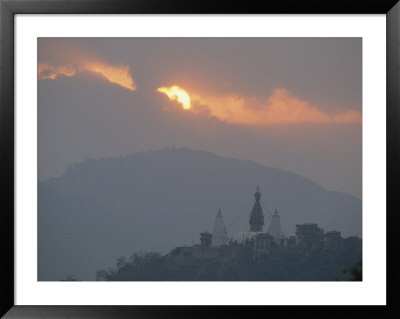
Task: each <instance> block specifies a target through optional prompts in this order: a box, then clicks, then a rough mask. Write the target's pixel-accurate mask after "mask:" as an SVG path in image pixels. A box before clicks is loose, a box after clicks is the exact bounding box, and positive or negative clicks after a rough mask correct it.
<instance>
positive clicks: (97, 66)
mask: <svg viewBox="0 0 400 319" xmlns="http://www.w3.org/2000/svg"><path fill="white" fill-rule="evenodd" d="M82 72H91V73H93V74H96V75H97V76H100V77H102V78H104V79H105V80H107V81H109V82H111V83H115V84H117V85H119V86H122V87H123V88H126V89H128V90H131V91H134V90H136V85H135V81H134V80H133V78H132V76H131V75H130V72H129V66H127V65H111V64H108V63H105V62H99V61H95V62H77V63H75V65H74V64H69V65H53V64H51V63H47V62H39V64H38V79H39V80H45V79H51V80H55V79H56V78H57V77H58V76H59V75H64V76H67V77H71V76H74V75H76V74H77V73H82Z"/></svg>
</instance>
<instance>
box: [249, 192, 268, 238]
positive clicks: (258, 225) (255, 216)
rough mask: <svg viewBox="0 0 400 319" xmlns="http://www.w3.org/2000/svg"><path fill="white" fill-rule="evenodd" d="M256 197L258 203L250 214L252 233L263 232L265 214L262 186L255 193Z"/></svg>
mask: <svg viewBox="0 0 400 319" xmlns="http://www.w3.org/2000/svg"><path fill="white" fill-rule="evenodd" d="M254 197H255V198H256V202H255V203H254V205H253V209H252V210H251V213H250V220H249V223H250V231H251V232H262V231H263V226H264V213H263V211H262V207H261V203H260V198H261V191H260V185H258V186H257V189H256V192H255V193H254Z"/></svg>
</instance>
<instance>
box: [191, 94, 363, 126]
mask: <svg viewBox="0 0 400 319" xmlns="http://www.w3.org/2000/svg"><path fill="white" fill-rule="evenodd" d="M190 97H191V99H192V101H193V107H192V111H193V112H195V113H198V114H204V113H205V114H208V116H210V117H214V118H216V119H218V120H220V121H222V122H225V123H229V124H241V125H259V126H262V125H276V124H299V123H315V124H330V123H337V124H339V123H342V124H352V123H361V121H362V116H361V113H360V112H358V111H355V110H347V111H345V112H340V113H336V114H328V113H326V112H324V111H322V110H321V109H319V108H318V107H316V106H313V105H311V104H310V103H309V102H307V101H304V100H302V99H300V98H298V97H295V96H293V95H292V94H290V92H289V91H288V90H287V89H284V88H277V89H274V90H273V92H272V94H271V96H270V97H269V98H268V99H266V100H263V101H260V100H259V99H257V98H255V97H244V96H239V95H237V94H226V95H212V94H204V95H198V94H190Z"/></svg>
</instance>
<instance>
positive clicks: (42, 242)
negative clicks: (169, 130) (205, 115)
mask: <svg viewBox="0 0 400 319" xmlns="http://www.w3.org/2000/svg"><path fill="white" fill-rule="evenodd" d="M257 185H260V188H261V192H262V201H263V204H264V207H263V209H264V215H265V224H266V225H265V226H264V230H267V229H268V226H269V222H270V216H271V215H272V212H273V210H274V209H275V208H276V209H278V212H279V213H280V216H281V224H282V229H283V231H284V233H285V234H286V235H293V234H294V231H295V225H296V224H301V223H305V222H313V223H318V224H319V226H320V227H322V228H323V229H325V230H338V231H341V232H342V234H343V236H350V235H358V236H361V225H362V217H361V216H362V205H361V204H362V203H361V200H360V199H358V198H356V197H353V196H350V195H347V194H343V193H339V192H332V191H327V190H325V189H323V188H322V187H320V186H319V185H318V184H316V183H315V182H313V181H311V180H309V179H307V178H304V177H301V176H299V175H296V174H293V173H290V172H288V171H283V170H280V169H276V168H270V167H266V166H263V165H260V164H257V163H255V162H252V161H243V160H236V159H232V158H226V157H220V156H217V155H215V154H213V153H209V152H205V151H198V150H191V149H189V148H179V149H178V148H167V149H164V150H160V151H148V152H141V153H135V154H133V155H129V156H121V157H116V158H108V159H100V160H90V159H89V160H85V161H83V162H81V163H77V164H73V165H71V166H70V167H69V168H68V169H67V170H66V172H65V174H64V175H63V176H61V177H58V178H53V179H50V180H48V181H45V182H39V187H38V196H39V212H38V242H39V246H38V257H39V270H38V273H39V280H60V279H62V278H64V277H65V276H66V275H70V274H71V275H74V276H75V277H76V278H77V279H80V280H94V278H95V273H96V270H99V269H106V268H107V267H111V266H114V264H115V261H116V259H117V258H118V257H120V256H129V255H130V254H131V253H133V252H135V251H157V252H161V253H167V252H169V251H170V250H171V249H173V248H174V247H176V246H183V245H191V244H192V243H197V242H199V233H200V232H202V231H205V230H208V231H211V230H212V225H213V221H214V217H215V215H216V213H217V211H218V208H221V210H222V214H223V216H224V221H225V225H226V226H227V228H228V229H227V230H228V236H229V237H233V236H235V235H236V233H237V232H239V231H247V230H248V228H249V224H248V217H249V213H250V210H251V206H252V204H253V202H254V196H253V194H254V191H255V189H256V186H257Z"/></svg>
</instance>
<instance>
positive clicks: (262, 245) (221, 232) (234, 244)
mask: <svg viewBox="0 0 400 319" xmlns="http://www.w3.org/2000/svg"><path fill="white" fill-rule="evenodd" d="M261 196H262V193H261V191H260V187H259V186H257V189H256V192H255V193H254V198H255V202H254V204H253V207H252V210H251V212H250V216H249V230H248V231H243V232H239V233H237V234H236V235H235V236H234V237H233V238H231V239H230V240H228V232H227V229H226V227H225V225H224V219H223V216H222V212H221V209H218V213H217V215H216V216H215V219H214V225H213V230H212V233H209V232H208V231H205V232H202V233H200V244H195V245H193V246H191V247H176V248H175V249H173V250H172V251H171V252H170V253H169V254H168V255H167V257H168V258H169V259H171V260H173V262H175V263H185V262H187V261H188V259H210V258H225V257H236V258H242V259H248V260H252V261H257V260H259V259H261V258H265V257H267V256H269V255H271V254H273V253H274V252H277V251H279V250H281V249H296V250H297V251H298V252H299V253H301V254H303V255H304V256H307V255H309V254H310V253H311V252H312V251H313V250H315V249H317V248H320V247H322V248H323V249H324V250H326V251H336V250H337V249H338V248H339V247H340V245H341V242H342V241H343V238H342V237H341V233H340V232H338V231H329V232H327V233H324V230H323V229H322V228H319V227H318V225H317V224H313V223H304V224H299V225H296V232H295V236H289V237H286V236H285V235H284V234H283V232H282V228H281V222H280V216H279V213H278V210H277V209H275V212H274V214H273V215H272V217H271V222H270V225H269V227H268V231H264V212H263V209H262V205H261Z"/></svg>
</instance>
